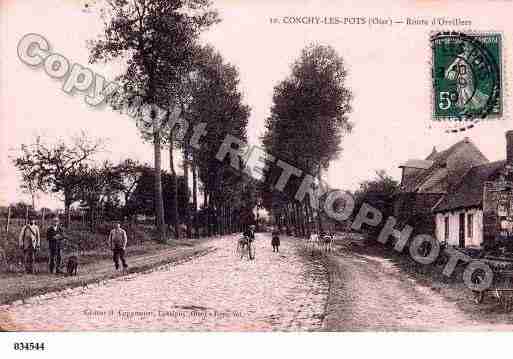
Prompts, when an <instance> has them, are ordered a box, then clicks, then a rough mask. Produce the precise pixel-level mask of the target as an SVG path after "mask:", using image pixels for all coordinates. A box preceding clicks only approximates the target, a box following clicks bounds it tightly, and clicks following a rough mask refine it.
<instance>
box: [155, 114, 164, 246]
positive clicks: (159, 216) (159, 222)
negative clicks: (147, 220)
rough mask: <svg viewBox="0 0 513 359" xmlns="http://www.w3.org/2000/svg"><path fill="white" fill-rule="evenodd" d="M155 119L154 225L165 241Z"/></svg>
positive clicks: (158, 139) (157, 132)
mask: <svg viewBox="0 0 513 359" xmlns="http://www.w3.org/2000/svg"><path fill="white" fill-rule="evenodd" d="M155 121H156V120H155V118H154V119H153V151H154V155H155V216H156V218H155V225H156V227H157V230H158V234H159V239H160V240H161V241H163V242H165V240H166V227H165V223H164V197H163V194H162V158H161V157H162V156H161V155H162V154H161V152H160V151H161V138H160V137H161V134H160V131H159V130H158V129H157V128H156V127H157V124H156V123H155Z"/></svg>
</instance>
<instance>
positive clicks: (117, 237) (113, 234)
mask: <svg viewBox="0 0 513 359" xmlns="http://www.w3.org/2000/svg"><path fill="white" fill-rule="evenodd" d="M109 243H110V248H111V249H112V254H113V259H114V266H115V267H116V270H118V269H119V260H120V259H121V263H122V264H123V268H124V269H127V268H128V265H127V264H126V261H125V249H126V243H127V237H126V232H125V230H124V229H123V228H121V223H119V222H118V221H116V222H114V229H112V230H111V231H110V234H109Z"/></svg>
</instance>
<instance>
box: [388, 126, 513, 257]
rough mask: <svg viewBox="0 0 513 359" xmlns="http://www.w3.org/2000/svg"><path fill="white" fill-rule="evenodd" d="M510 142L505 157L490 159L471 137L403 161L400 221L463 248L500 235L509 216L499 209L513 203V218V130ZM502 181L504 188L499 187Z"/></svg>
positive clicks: (396, 203) (397, 207) (397, 212)
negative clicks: (511, 177) (511, 167)
mask: <svg viewBox="0 0 513 359" xmlns="http://www.w3.org/2000/svg"><path fill="white" fill-rule="evenodd" d="M506 140H507V151H506V152H507V159H506V160H504V161H497V162H489V161H488V159H487V158H486V157H485V156H484V155H483V154H482V153H481V151H480V150H479V149H478V148H477V147H476V146H475V145H474V144H473V143H472V141H470V140H469V139H468V138H465V139H464V140H462V141H460V142H457V143H456V144H454V145H452V146H451V147H450V148H448V149H446V150H444V151H441V152H437V151H436V149H433V151H432V152H431V154H430V155H429V156H428V157H426V158H425V159H423V160H422V159H421V160H419V159H413V160H408V161H406V162H405V163H404V164H402V165H401V166H400V168H402V178H401V185H400V188H399V190H398V191H397V193H396V194H395V196H394V216H395V217H396V218H397V219H398V222H399V223H402V224H403V225H404V224H409V225H411V226H413V227H414V228H415V232H416V233H429V234H433V235H435V236H436V238H437V239H438V240H439V241H445V242H447V243H448V244H450V245H455V246H459V247H480V246H482V245H483V243H484V242H485V241H486V240H487V239H493V238H495V237H496V236H497V234H498V233H499V232H500V231H501V225H502V226H503V224H504V223H505V220H507V215H508V214H509V212H508V213H506V214H504V213H502V214H501V213H499V212H498V211H499V207H501V206H502V207H504V208H506V207H507V208H509V207H511V215H512V216H513V201H510V200H509V199H508V198H510V197H511V198H513V196H511V195H510V194H511V189H512V188H513V182H512V183H511V186H510V185H509V184H508V183H509V182H508V181H507V178H506V177H508V176H509V166H507V164H508V163H512V164H513V131H509V132H508V133H506ZM499 182H500V185H499V186H498V187H500V188H498V187H497V186H496V185H495V184H496V183H499ZM487 188H488V189H487ZM501 191H502V192H501ZM487 198H488V200H487ZM501 198H502V199H501ZM501 201H502V204H501V203H500V202H501ZM505 201H506V202H507V201H510V202H511V203H510V202H507V203H506V202H505ZM503 212H504V211H503ZM501 215H502V216H501ZM510 219H512V222H511V223H513V217H511V218H510ZM506 222H507V221H506ZM506 225H507V224H506Z"/></svg>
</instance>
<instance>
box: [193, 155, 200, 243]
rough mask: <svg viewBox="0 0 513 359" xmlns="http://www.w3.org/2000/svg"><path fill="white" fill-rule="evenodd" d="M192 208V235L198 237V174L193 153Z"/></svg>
mask: <svg viewBox="0 0 513 359" xmlns="http://www.w3.org/2000/svg"><path fill="white" fill-rule="evenodd" d="M192 208H193V210H194V213H193V219H192V221H193V225H194V237H195V238H198V237H199V228H198V174H197V168H196V159H195V157H194V154H193V155H192Z"/></svg>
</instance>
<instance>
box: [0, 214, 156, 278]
mask: <svg viewBox="0 0 513 359" xmlns="http://www.w3.org/2000/svg"><path fill="white" fill-rule="evenodd" d="M24 223H25V221H24V220H23V219H12V220H11V221H10V225H9V231H8V232H6V221H5V220H0V271H2V272H18V271H20V270H22V266H21V263H22V260H23V252H22V250H21V249H20V248H19V247H18V237H19V233H20V231H21V229H22V228H23V225H24ZM124 228H125V230H126V231H127V236H128V246H129V247H133V246H141V245H143V246H144V244H148V245H151V244H154V243H155V241H154V240H155V238H156V233H155V230H154V228H153V226H147V225H127V226H124ZM111 229H112V224H107V223H106V224H101V225H98V226H97V228H96V231H95V232H91V231H90V230H89V229H88V228H87V227H86V226H84V225H82V224H81V223H79V222H73V223H72V224H71V225H70V228H69V229H65V231H64V233H65V236H66V241H65V242H64V244H63V255H66V254H71V253H73V254H77V255H80V257H81V258H83V260H85V261H86V262H88V261H93V260H95V258H96V257H102V258H103V257H104V256H106V255H109V244H108V235H109V232H110V230H111ZM46 230H47V226H44V227H43V228H41V226H40V232H41V250H40V251H39V252H38V254H37V259H36V260H37V262H46V261H48V241H47V240H46Z"/></svg>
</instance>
